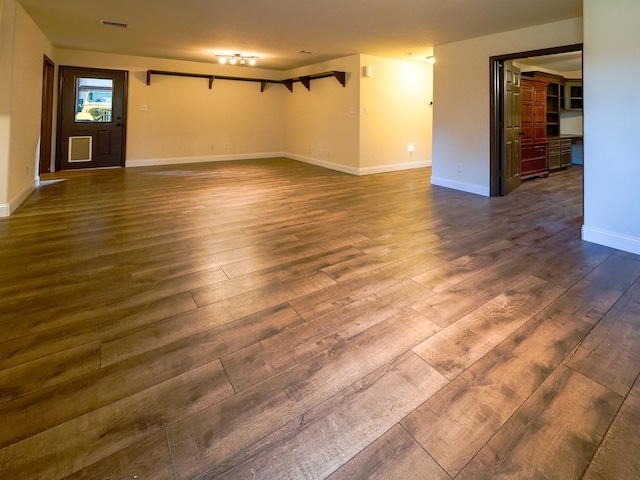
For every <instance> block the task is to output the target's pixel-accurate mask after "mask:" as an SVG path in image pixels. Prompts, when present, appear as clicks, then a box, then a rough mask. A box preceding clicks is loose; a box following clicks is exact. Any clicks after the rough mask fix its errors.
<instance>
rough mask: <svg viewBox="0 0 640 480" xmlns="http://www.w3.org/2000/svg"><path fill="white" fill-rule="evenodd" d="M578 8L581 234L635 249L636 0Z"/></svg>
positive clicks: (639, 169) (639, 69)
mask: <svg viewBox="0 0 640 480" xmlns="http://www.w3.org/2000/svg"><path fill="white" fill-rule="evenodd" d="M583 8H584V57H583V58H584V67H583V71H584V78H585V82H584V85H583V94H584V110H585V116H584V156H585V158H584V177H585V178H584V186H585V197H584V226H583V238H584V239H585V240H589V241H593V242H596V243H601V244H604V245H608V246H611V247H614V248H619V249H622V250H627V251H629V252H633V253H637V254H640V187H639V186H638V185H639V182H640V161H639V155H638V137H639V136H640V120H639V117H638V112H639V111H640V96H639V95H638V86H637V84H638V78H639V76H640V35H639V34H638V20H640V2H638V1H637V0H608V1H606V2H603V1H601V0H585V1H584V7H583ZM621 65H624V69H623V74H620V73H621V69H620V66H621Z"/></svg>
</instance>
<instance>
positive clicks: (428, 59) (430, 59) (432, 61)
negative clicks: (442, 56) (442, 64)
mask: <svg viewBox="0 0 640 480" xmlns="http://www.w3.org/2000/svg"><path fill="white" fill-rule="evenodd" d="M426 59H427V62H429V63H436V57H434V56H433V55H431V56H430V57H426Z"/></svg>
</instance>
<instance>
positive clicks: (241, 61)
mask: <svg viewBox="0 0 640 480" xmlns="http://www.w3.org/2000/svg"><path fill="white" fill-rule="evenodd" d="M240 65H244V57H242V58H240Z"/></svg>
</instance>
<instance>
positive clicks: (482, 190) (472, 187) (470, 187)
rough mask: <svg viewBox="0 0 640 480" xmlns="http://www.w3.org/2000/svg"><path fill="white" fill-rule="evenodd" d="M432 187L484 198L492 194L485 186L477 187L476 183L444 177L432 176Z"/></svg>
mask: <svg viewBox="0 0 640 480" xmlns="http://www.w3.org/2000/svg"><path fill="white" fill-rule="evenodd" d="M431 185H437V186H438V187H446V188H451V189H453V190H460V191H462V192H467V193H475V194H476V195H482V196H483V197H488V196H490V194H491V192H490V191H489V187H488V186H487V187H485V186H484V185H477V184H474V183H464V182H456V181H454V180H449V179H446V178H442V177H434V176H431Z"/></svg>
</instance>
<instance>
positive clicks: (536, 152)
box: [520, 143, 549, 180]
mask: <svg viewBox="0 0 640 480" xmlns="http://www.w3.org/2000/svg"><path fill="white" fill-rule="evenodd" d="M541 175H542V176H545V177H546V176H547V175H549V169H548V167H547V144H546V143H540V144H537V145H523V146H522V163H521V171H520V176H521V178H522V179H523V180H524V179H527V178H531V177H537V176H541Z"/></svg>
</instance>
